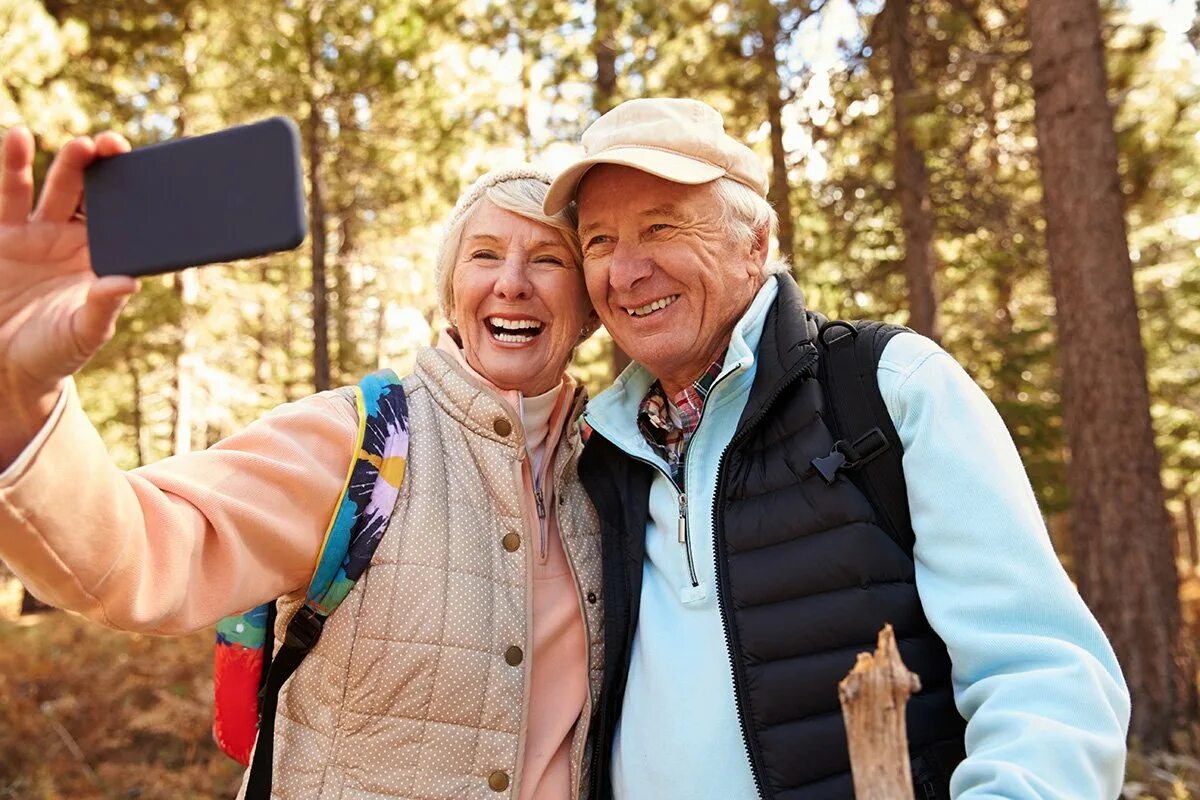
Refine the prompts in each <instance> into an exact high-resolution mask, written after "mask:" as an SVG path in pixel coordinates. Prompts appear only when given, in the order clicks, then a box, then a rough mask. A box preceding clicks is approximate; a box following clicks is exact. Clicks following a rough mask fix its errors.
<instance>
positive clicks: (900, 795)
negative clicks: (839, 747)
mask: <svg viewBox="0 0 1200 800" xmlns="http://www.w3.org/2000/svg"><path fill="white" fill-rule="evenodd" d="M920 690H921V681H920V679H919V678H918V677H917V676H916V674H915V673H912V672H909V670H908V668H907V667H905V666H904V662H903V661H902V660H901V659H900V651H899V650H898V649H896V635H895V633H894V632H893V631H892V626H891V625H885V626H884V627H883V630H881V631H880V632H879V641H878V642H877V644H876V647H875V654H874V655H871V654H870V653H859V654H858V661H857V663H855V665H854V669H852V670H850V672H849V673H848V674H847V675H846V677H845V678H843V679H842V682H841V683H840V684H838V697H839V698H840V699H841V701H842V717H843V719H844V720H845V722H846V738H847V740H848V742H849V746H850V765H851V769H852V770H853V773H854V796H855V798H856V800H913V791H912V771H911V769H910V768H909V763H908V733H907V730H906V728H905V721H904V707H905V706H906V705H907V704H908V698H909V696H910V695H912V694H914V693H916V692H919V691H920Z"/></svg>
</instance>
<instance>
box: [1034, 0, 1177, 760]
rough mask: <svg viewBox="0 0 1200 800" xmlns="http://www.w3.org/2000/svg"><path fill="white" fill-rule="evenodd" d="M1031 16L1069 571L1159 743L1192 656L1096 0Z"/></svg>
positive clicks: (1144, 724)
mask: <svg viewBox="0 0 1200 800" xmlns="http://www.w3.org/2000/svg"><path fill="white" fill-rule="evenodd" d="M1029 22H1030V25H1029V29H1030V39H1031V43H1032V47H1031V50H1030V58H1031V61H1032V65H1033V87H1034V99H1035V109H1034V112H1035V115H1034V119H1035V123H1036V126H1037V134H1038V151H1039V156H1040V158H1041V164H1042V184H1043V186H1044V192H1045V195H1044V203H1045V210H1046V242H1047V246H1048V250H1049V256H1050V277H1051V284H1052V286H1053V289H1054V296H1055V300H1056V302H1057V306H1058V312H1057V323H1058V340H1059V350H1060V353H1061V358H1062V371H1063V410H1064V422H1065V424H1066V428H1067V433H1068V443H1069V445H1070V449H1071V457H1070V462H1069V464H1068V467H1067V479H1068V484H1069V485H1070V488H1071V493H1072V504H1073V508H1072V518H1073V530H1072V539H1073V542H1074V552H1075V575H1076V579H1077V580H1078V583H1079V589H1080V591H1081V592H1082V593H1083V596H1084V597H1085V598H1086V599H1087V601H1088V603H1089V605H1090V606H1091V607H1092V610H1093V611H1094V612H1095V613H1096V616H1097V617H1098V618H1099V620H1100V623H1101V625H1103V626H1104V629H1105V631H1106V632H1107V633H1108V635H1109V636H1110V637H1111V639H1112V642H1113V646H1114V648H1115V649H1116V652H1117V656H1118V658H1119V659H1120V660H1121V664H1122V666H1123V668H1124V671H1125V678H1126V680H1127V681H1128V684H1129V688H1130V692H1131V693H1132V695H1133V724H1132V729H1131V732H1132V733H1133V735H1134V736H1136V737H1138V738H1139V739H1140V740H1141V741H1142V743H1143V744H1144V745H1145V746H1147V747H1151V748H1155V747H1162V746H1165V745H1167V744H1168V742H1169V737H1170V734H1171V732H1172V731H1179V730H1184V729H1186V728H1187V727H1188V726H1189V725H1190V723H1192V722H1193V721H1194V720H1195V718H1196V711H1197V706H1196V686H1195V670H1194V667H1193V664H1194V661H1193V658H1194V655H1193V653H1192V652H1191V651H1192V645H1191V643H1189V642H1188V641H1187V640H1186V639H1185V638H1184V637H1183V632H1182V626H1181V623H1182V620H1181V613H1180V599H1179V576H1178V574H1177V572H1176V569H1175V558H1174V550H1175V548H1174V546H1173V545H1174V533H1173V531H1172V529H1171V520H1170V517H1169V515H1168V514H1167V510H1166V506H1165V504H1164V502H1163V499H1164V498H1163V487H1162V479H1161V475H1160V465H1159V454H1158V451H1157V450H1156V449H1155V447H1154V436H1153V431H1152V430H1151V425H1150V395H1149V391H1148V389H1147V385H1146V357H1145V352H1144V350H1143V347H1142V340H1141V332H1140V330H1139V326H1138V317H1137V303H1136V300H1135V297H1134V289H1133V269H1132V264H1131V263H1130V259H1129V248H1128V244H1127V241H1126V232H1125V217H1124V213H1123V198H1122V196H1121V185H1120V178H1119V175H1118V172H1117V141H1116V136H1115V134H1114V132H1113V114H1112V109H1111V108H1110V107H1109V104H1108V98H1107V96H1106V87H1107V83H1106V77H1105V72H1104V44H1103V41H1102V40H1101V37H1100V9H1099V7H1098V5H1097V2H1096V0H1057V2H1052V3H1051V2H1034V3H1030V4H1029Z"/></svg>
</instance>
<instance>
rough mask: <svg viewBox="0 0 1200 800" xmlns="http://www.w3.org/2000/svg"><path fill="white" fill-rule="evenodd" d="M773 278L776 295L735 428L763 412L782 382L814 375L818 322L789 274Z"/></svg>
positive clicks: (802, 293)
mask: <svg viewBox="0 0 1200 800" xmlns="http://www.w3.org/2000/svg"><path fill="white" fill-rule="evenodd" d="M776 280H777V281H778V282H779V294H778V295H777V296H776V297H775V302H774V303H773V304H772V305H771V310H770V311H769V312H768V313H767V319H766V321H765V322H764V323H763V329H762V338H761V339H760V340H759V343H758V359H757V361H758V364H757V368H756V372H755V375H754V386H753V387H752V388H751V389H750V398H749V399H748V400H747V401H746V408H745V410H744V411H743V412H742V418H741V420H739V422H738V430H741V429H742V428H743V427H744V426H745V425H746V424H747V423H748V422H749V421H751V420H753V419H756V418H757V417H758V416H759V415H760V414H762V413H763V412H764V411H765V410H766V408H767V407H768V406H770V405H771V403H773V402H774V401H775V398H776V397H778V395H779V392H780V390H781V389H782V387H783V386H784V385H786V384H788V383H791V381H792V380H794V379H796V378H800V377H812V376H813V375H815V374H816V369H817V343H816V341H817V324H816V321H815V320H813V318H812V317H811V316H810V315H809V313H808V309H807V307H806V306H805V302H804V292H802V291H801V290H800V287H799V286H797V285H796V281H795V279H794V278H792V276H791V275H787V274H782V275H778V276H776Z"/></svg>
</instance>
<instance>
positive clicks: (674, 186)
mask: <svg viewBox="0 0 1200 800" xmlns="http://www.w3.org/2000/svg"><path fill="white" fill-rule="evenodd" d="M709 186H710V184H700V185H698V186H696V185H686V184H682V183H675V182H674V181H669V180H666V179H665V178H660V177H658V176H657V175H651V174H650V173H648V172H643V171H641V170H638V169H634V168H633V167H624V166H618V165H615V164H599V165H597V166H595V167H592V168H591V169H590V170H588V171H587V173H585V174H584V176H583V179H582V180H581V181H580V183H579V192H578V194H577V195H576V202H577V203H578V204H579V223H580V225H579V229H580V231H583V230H584V228H585V227H586V226H587V225H588V224H589V222H592V221H594V220H596V219H598V218H601V217H607V216H611V215H612V214H614V213H617V212H628V213H631V214H636V215H638V216H639V217H643V216H645V217H648V216H680V215H682V214H683V213H684V211H685V210H686V207H687V206H689V205H690V204H691V203H690V202H689V201H692V200H694V199H696V198H697V197H698V196H705V197H707V196H708V195H709V193H710V189H709Z"/></svg>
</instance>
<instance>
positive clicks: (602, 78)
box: [592, 0, 617, 114]
mask: <svg viewBox="0 0 1200 800" xmlns="http://www.w3.org/2000/svg"><path fill="white" fill-rule="evenodd" d="M594 10H595V17H596V30H595V33H594V34H593V38H592V55H593V56H595V58H596V85H595V87H594V89H593V93H592V107H593V108H594V109H596V113H597V114H603V113H604V112H606V111H608V110H609V109H611V108H612V107H613V106H614V105H615V103H614V102H613V100H614V99H615V97H616V94H617V44H616V42H617V38H616V33H617V9H616V6H615V5H614V3H613V0H594Z"/></svg>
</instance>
